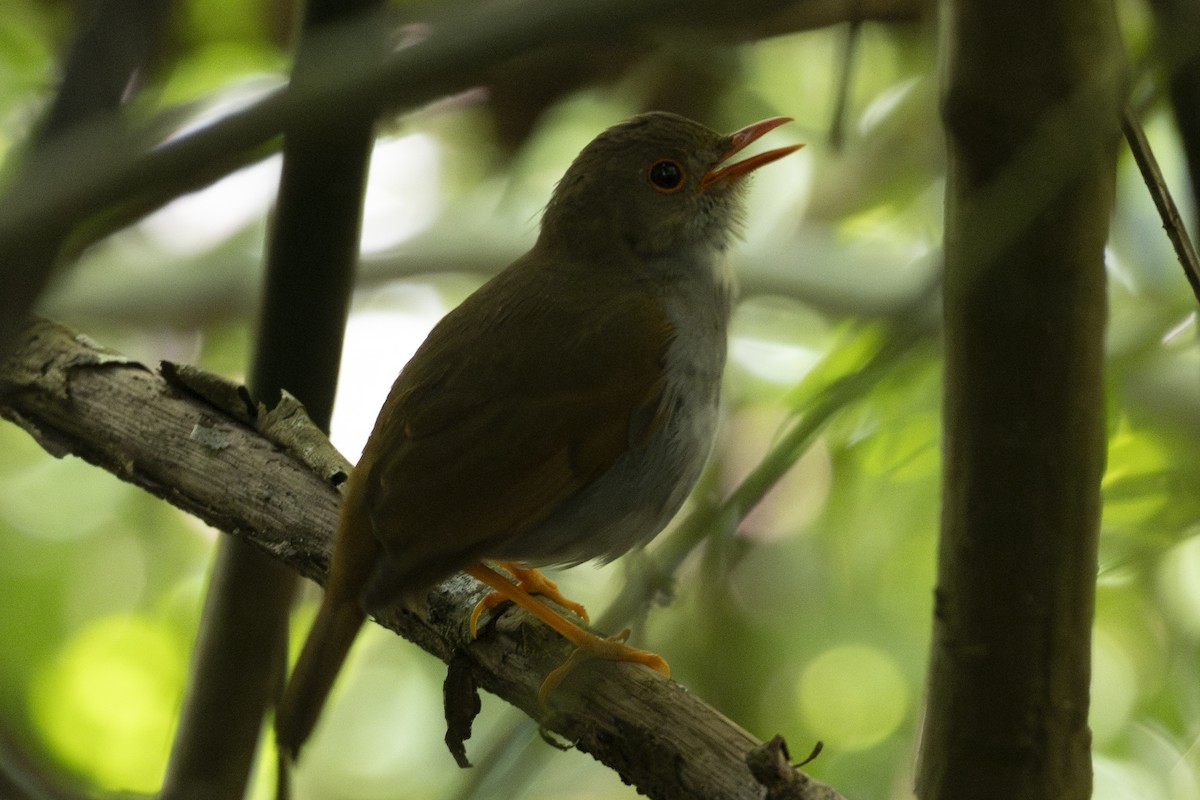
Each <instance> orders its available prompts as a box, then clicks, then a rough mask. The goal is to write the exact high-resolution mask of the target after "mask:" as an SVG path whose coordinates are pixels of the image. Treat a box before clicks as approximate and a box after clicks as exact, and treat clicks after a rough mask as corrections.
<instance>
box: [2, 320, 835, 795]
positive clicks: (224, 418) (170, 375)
mask: <svg viewBox="0 0 1200 800" xmlns="http://www.w3.org/2000/svg"><path fill="white" fill-rule="evenodd" d="M200 377H202V378H203V377H204V375H203V374H201V375H200ZM209 377H211V376H209ZM199 385H200V384H198V383H197V381H196V376H195V374H194V373H190V372H187V371H185V370H183V369H182V368H178V367H174V366H173V365H169V364H164V365H163V368H162V369H160V370H155V369H151V368H149V367H147V366H145V365H143V364H139V363H137V362H133V361H130V360H129V359H127V358H125V357H123V356H121V355H119V354H115V353H112V352H109V351H106V350H104V349H103V348H101V347H99V346H98V345H96V344H95V343H93V342H91V341H90V340H88V339H86V337H81V336H77V335H75V334H73V333H72V332H70V331H68V330H66V329H65V328H62V327H60V326H58V325H55V324H54V323H50V322H45V321H39V322H34V323H33V324H31V325H30V326H29V327H27V328H26V329H24V330H23V331H22V332H21V333H20V335H19V336H18V340H17V349H16V350H15V353H14V356H13V357H11V358H10V359H9V360H8V361H7V362H6V363H5V364H4V365H3V366H0V416H4V417H6V418H8V419H10V420H12V421H14V422H16V423H17V424H18V425H20V426H21V427H23V428H24V429H25V430H26V431H28V432H29V433H30V434H31V435H32V436H34V437H35V438H36V439H37V440H38V441H39V442H40V443H41V444H42V445H43V446H44V447H45V448H46V449H47V450H48V451H49V452H51V453H52V454H54V455H57V456H63V455H67V454H73V455H77V456H80V457H81V458H84V459H86V460H87V461H89V462H91V463H93V464H96V465H98V466H101V467H103V468H104V469H106V470H108V471H110V472H112V473H113V474H115V475H117V476H118V477H120V478H122V479H123V480H126V481H129V482H131V483H134V484H136V485H138V486H141V487H142V488H144V489H146V490H147V491H150V492H152V493H153V494H155V495H158V496H159V497H162V498H164V499H166V500H168V501H169V502H171V503H172V504H174V505H176V506H178V507H179V508H181V509H183V510H185V511H187V512H188V513H191V514H194V515H195V516H197V517H199V518H201V519H203V520H204V521H206V522H208V523H209V524H211V525H213V526H215V527H217V528H219V529H221V530H223V531H226V532H228V533H230V534H232V535H234V536H237V537H239V538H241V539H243V540H245V541H247V542H249V543H251V544H252V545H254V546H255V547H258V548H259V549H261V550H262V551H263V552H265V553H267V554H268V555H269V556H271V557H272V558H275V559H277V560H279V561H281V562H283V563H285V564H287V565H288V566H289V567H291V568H292V569H295V570H296V571H298V572H299V573H301V574H302V575H305V576H307V577H309V578H312V579H313V580H316V581H317V582H318V583H321V582H323V581H324V577H325V570H326V568H327V566H328V562H329V556H330V551H331V537H332V534H333V531H334V530H335V527H336V518H337V507H338V495H337V491H336V489H335V488H334V484H336V483H339V482H340V481H341V480H342V479H343V478H344V476H345V472H346V470H348V469H349V465H348V464H346V462H345V461H343V460H341V459H340V457H339V456H338V455H337V453H336V451H334V450H333V448H332V446H331V445H329V443H328V441H327V440H325V439H324V438H323V437H322V436H320V435H319V434H317V435H315V436H314V435H313V434H314V433H315V431H316V429H315V428H314V427H312V425H311V423H308V421H307V418H306V417H304V415H303V413H302V412H299V413H287V412H280V411H276V412H271V413H270V414H268V415H255V413H254V412H253V410H252V407H251V406H250V404H249V403H248V402H247V401H246V399H245V397H246V396H245V394H244V392H239V391H238V389H239V388H240V387H230V386H228V385H222V384H221V383H220V382H219V379H218V380H217V381H216V382H214V383H213V385H214V386H215V387H216V388H217V389H218V390H221V391H213V390H212V389H211V388H200V389H197V388H196V387H198V386H199ZM189 387H191V388H189ZM222 392H224V397H226V398H227V399H225V400H221V399H220V397H219V395H221V393H222ZM206 398H208V399H206ZM260 431H268V432H269V433H270V436H269V437H268V436H267V435H264V433H262V432H260ZM281 443H290V444H281ZM293 452H295V453H303V454H304V458H303V460H302V458H301V457H298V456H296V455H293ZM310 465H313V466H310ZM231 476H236V480H231ZM481 594H482V591H481V588H480V587H479V586H478V585H477V584H475V583H474V582H473V581H471V580H470V579H468V578H467V577H465V576H461V575H460V576H457V577H455V578H453V579H451V580H449V581H447V582H445V583H444V584H442V585H440V586H439V587H437V589H436V590H435V591H434V592H433V593H432V594H431V595H430V598H429V603H428V608H426V609H422V610H419V611H407V610H403V611H402V610H396V611H393V612H390V613H387V614H384V615H382V617H381V618H380V619H379V622H380V624H382V625H384V626H386V627H388V628H390V629H392V630H394V631H396V632H397V633H399V634H401V635H402V636H404V637H405V638H408V639H410V640H412V641H414V642H415V643H417V644H418V645H420V646H421V647H423V648H424V649H425V650H428V651H429V652H430V653H432V654H434V655H436V656H437V657H438V658H441V659H442V660H443V661H447V662H449V661H451V660H452V659H453V660H454V661H455V664H456V666H458V667H461V669H462V670H464V671H465V673H466V675H467V677H468V678H469V679H470V680H471V681H473V682H474V683H475V684H476V685H478V686H481V687H483V688H485V689H487V690H488V691H491V692H493V693H494V694H497V695H499V696H500V697H502V698H504V699H505V700H506V701H508V702H510V703H512V704H513V705H515V706H517V707H519V708H521V709H522V710H523V711H525V712H526V713H527V714H529V715H530V716H531V717H533V718H534V719H536V720H537V721H538V722H539V723H541V724H542V725H543V726H545V727H546V728H548V729H550V730H553V731H555V732H556V733H558V734H560V735H562V736H563V737H565V738H567V739H568V740H570V741H573V742H575V743H576V746H577V747H579V749H581V750H584V751H586V752H588V753H591V754H592V755H593V756H594V757H595V758H597V759H598V760H600V761H602V762H603V763H605V764H607V765H609V766H610V767H612V768H613V769H615V770H617V772H618V773H619V774H620V775H621V777H622V778H623V779H624V780H626V781H627V782H629V783H631V784H633V785H635V786H636V787H637V788H638V789H639V790H640V791H641V792H643V793H645V794H647V795H649V796H650V797H654V798H688V797H705V798H710V799H711V800H723V799H726V798H727V799H728V800H733V799H734V798H737V799H739V800H740V799H741V798H747V799H749V798H754V799H755V800H760V799H761V798H763V797H766V798H768V800H784V798H796V799H797V800H818V799H819V800H836V799H837V798H839V797H840V795H838V794H837V793H836V792H835V791H833V790H832V789H830V788H829V787H827V786H824V785H823V784H820V783H818V782H816V781H813V780H812V779H810V778H808V777H807V776H805V775H803V774H802V773H800V772H799V771H798V770H795V769H792V768H791V767H790V766H788V765H787V763H786V758H785V756H784V753H785V752H786V751H785V750H784V749H783V748H782V745H781V743H779V742H773V743H767V744H764V743H763V742H761V741H760V740H758V739H756V738H755V737H753V736H751V735H750V734H749V733H748V732H746V731H745V730H743V729H742V728H741V727H739V726H738V725H737V724H736V723H734V722H732V721H730V720H729V719H727V718H726V717H724V716H722V715H721V714H720V713H718V712H717V711H715V710H714V709H712V708H711V707H709V706H707V705H706V704H705V703H703V702H702V701H700V700H699V699H698V698H696V697H695V696H693V695H691V694H689V693H688V692H687V691H686V690H684V689H683V687H681V686H679V685H678V684H675V683H672V682H668V681H664V680H663V679H662V678H661V677H659V676H657V675H656V674H654V673H651V672H649V671H648V670H643V669H640V668H638V667H635V666H632V665H622V664H615V665H601V666H598V667H597V668H595V669H581V670H580V671H579V672H578V673H577V674H573V675H572V676H571V677H570V678H569V679H568V680H567V682H566V683H565V684H564V691H562V692H560V693H559V696H556V698H555V700H554V708H553V709H551V710H550V711H546V710H543V709H540V708H539V707H538V705H537V690H538V687H539V685H540V684H541V681H542V679H543V678H544V677H545V675H546V674H547V673H548V672H549V671H550V670H551V669H552V668H554V667H555V666H556V665H557V664H559V663H561V661H562V659H563V658H564V657H565V656H566V651H567V650H568V649H569V646H568V645H567V644H566V643H565V642H564V641H563V640H561V639H559V638H558V637H556V636H555V635H554V634H553V633H551V632H550V631H549V630H548V629H546V628H545V627H543V626H541V625H538V624H537V623H535V622H533V621H531V620H530V619H529V618H528V617H527V616H526V615H525V614H524V612H519V611H509V612H506V613H505V614H503V615H502V616H501V617H499V619H498V620H497V621H496V622H495V623H494V624H493V625H491V626H489V628H488V629H487V630H485V632H484V633H483V634H482V635H481V637H480V638H479V639H478V640H477V641H471V640H470V639H469V637H468V634H467V626H466V618H467V614H468V612H469V609H470V608H471V607H472V606H473V604H474V603H475V601H477V600H478V599H479V597H480V595H481ZM585 686H586V691H580V690H582V689H584V687H585ZM571 689H574V690H575V691H571ZM649 721H652V722H649ZM748 759H750V762H752V763H753V764H754V767H753V771H752V768H751V766H750V765H749V763H748ZM756 776H758V777H756Z"/></svg>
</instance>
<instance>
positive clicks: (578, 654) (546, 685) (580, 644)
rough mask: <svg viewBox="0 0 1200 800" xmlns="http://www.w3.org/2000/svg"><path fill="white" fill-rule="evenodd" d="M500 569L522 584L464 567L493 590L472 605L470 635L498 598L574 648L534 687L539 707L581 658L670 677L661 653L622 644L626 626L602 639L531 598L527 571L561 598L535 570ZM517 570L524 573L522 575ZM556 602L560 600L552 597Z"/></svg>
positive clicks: (488, 571) (490, 571)
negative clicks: (629, 665) (637, 667)
mask: <svg viewBox="0 0 1200 800" xmlns="http://www.w3.org/2000/svg"><path fill="white" fill-rule="evenodd" d="M504 568H505V569H506V570H508V571H509V572H512V574H513V575H514V577H516V578H517V579H518V580H519V581H521V583H522V585H521V586H518V585H514V584H513V583H512V582H511V581H509V580H508V579H506V578H505V577H504V576H503V575H501V574H500V573H498V572H496V571H495V570H494V569H492V568H491V567H488V566H485V565H484V564H482V563H480V564H475V565H474V566H471V567H468V568H467V569H466V573H467V574H468V575H470V576H471V577H473V578H475V580H477V581H479V582H480V583H483V584H486V585H488V586H490V587H492V589H493V590H494V591H493V594H490V595H488V596H487V597H485V598H484V599H483V600H481V601H479V603H478V604H477V605H476V606H475V610H474V611H473V612H472V614H471V635H472V636H474V635H475V621H476V620H477V619H478V617H479V614H481V613H482V612H483V608H481V607H484V604H485V603H489V602H490V605H488V606H486V607H489V608H490V607H491V606H494V605H496V604H497V603H499V602H501V601H502V600H511V601H512V602H514V603H516V604H517V605H519V606H521V608H524V609H525V610H526V611H528V612H529V613H531V614H533V615H534V616H535V617H537V618H538V619H540V620H541V621H542V622H545V623H546V624H547V625H549V626H550V627H551V628H553V629H554V630H556V631H558V633H559V634H561V635H562V636H563V637H564V638H566V639H567V641H569V642H571V643H572V644H574V645H575V647H576V650H575V652H574V653H572V654H571V657H570V658H568V659H567V660H566V661H564V662H563V663H562V664H561V665H560V666H559V667H558V668H556V669H555V670H553V671H552V672H551V673H550V674H549V675H547V676H546V680H545V681H543V682H542V686H541V688H540V689H539V690H538V702H539V703H541V704H542V705H543V706H545V705H546V698H547V697H549V695H550V692H552V691H553V690H554V689H555V687H557V686H558V685H559V684H560V683H562V681H563V679H564V678H565V677H567V675H568V674H569V673H570V672H571V670H573V669H575V668H576V667H578V666H579V665H580V664H582V663H584V662H585V661H593V660H596V659H602V660H606V661H632V662H634V663H635V664H643V665H645V666H647V667H650V669H653V670H656V671H658V672H661V673H662V674H663V675H665V676H666V677H668V678H669V677H670V676H671V668H670V667H669V666H667V662H666V661H665V660H663V658H662V656H659V655H656V654H654V653H651V652H648V651H646V650H639V649H637V648H636V647H630V646H629V645H627V644H625V640H626V639H628V638H629V631H628V629H626V630H624V631H622V632H621V633H619V634H617V635H616V636H612V637H609V638H607V639H603V638H601V637H599V636H597V635H596V634H594V633H591V632H590V631H586V630H584V629H583V628H581V627H579V626H578V625H576V624H575V623H574V622H571V621H570V620H569V619H567V618H566V617H564V616H563V615H562V614H559V613H558V612H556V611H553V610H551V609H550V608H547V607H546V606H544V605H542V604H541V603H539V602H538V601H537V599H536V598H534V597H533V596H532V595H531V594H530V593H529V592H528V591H526V590H525V589H524V588H523V586H524V585H525V582H526V578H527V576H528V574H529V573H536V574H537V579H536V580H537V583H536V584H535V585H539V586H540V585H541V582H545V583H548V584H549V586H550V588H551V591H552V594H551V595H549V596H551V597H554V596H555V595H557V596H558V598H561V595H558V589H557V587H555V586H554V584H553V583H551V582H550V581H548V580H546V579H545V578H544V577H543V576H542V575H541V573H538V572H537V570H525V569H523V568H520V567H518V568H517V569H516V570H514V569H513V565H510V564H505V565H504ZM518 573H524V576H523V575H521V574H518ZM494 595H498V596H499V598H500V599H498V600H494V601H492V600H491V598H492V597H493V596H494ZM556 602H562V601H561V600H556ZM563 605H567V606H568V607H571V608H573V609H578V610H579V611H583V607H582V606H580V605H579V604H578V603H570V602H569V601H568V603H563ZM580 616H582V617H583V618H584V619H585V620H586V619H587V615H586V613H583V614H580Z"/></svg>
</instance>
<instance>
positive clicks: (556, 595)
mask: <svg viewBox="0 0 1200 800" xmlns="http://www.w3.org/2000/svg"><path fill="white" fill-rule="evenodd" d="M498 563H499V565H500V567H501V568H503V569H504V571H505V572H507V573H508V574H510V575H512V576H513V577H514V578H516V579H517V587H516V588H517V589H518V590H520V591H522V592H524V593H525V594H526V595H533V594H540V595H541V596H542V597H545V598H547V599H549V600H553V601H554V602H555V603H558V604H559V605H560V606H562V607H563V608H567V609H570V610H571V611H573V612H575V613H576V614H578V615H579V617H580V618H581V619H582V620H583V621H584V622H587V621H588V613H587V609H586V608H584V607H583V605H581V604H580V603H576V602H575V601H574V600H570V599H568V598H566V597H563V595H562V592H560V591H558V584H557V583H555V582H554V581H552V580H550V579H549V578H547V577H546V576H545V575H543V574H542V573H541V571H540V570H536V569H529V568H527V567H522V566H520V565H518V564H514V563H512V562H511V561H501V562H498ZM479 566H481V567H483V565H482V564H480V565H479ZM483 568H484V569H487V570H488V571H489V572H491V573H492V574H493V575H495V576H496V577H497V578H499V579H500V580H504V578H503V577H502V576H501V575H499V573H497V572H496V571H495V570H492V569H489V568H488V567H483ZM467 572H468V574H470V575H474V573H473V572H471V571H470V570H467ZM475 578H476V580H479V581H481V582H482V583H486V584H487V585H488V586H492V588H493V589H494V591H492V592H490V593H489V594H486V595H484V596H483V599H482V600H480V601H479V602H478V603H476V604H475V609H474V610H473V611H472V612H471V638H472V639H474V638H475V636H476V634H477V630H476V628H477V626H478V623H479V616H480V615H481V614H482V613H483V612H484V611H490V610H491V609H493V608H495V607H496V606H498V605H500V604H501V603H505V602H509V601H512V602H516V603H518V604H519V605H522V604H521V603H520V601H516V600H513V598H512V597H511V596H510V595H509V594H507V593H506V592H505V591H501V590H499V589H495V586H494V585H493V584H491V583H489V582H488V581H484V580H483V579H482V578H480V577H479V576H478V575H475ZM505 583H508V581H505ZM509 585H510V586H511V585H512V584H509Z"/></svg>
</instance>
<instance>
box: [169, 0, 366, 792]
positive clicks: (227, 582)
mask: <svg viewBox="0 0 1200 800" xmlns="http://www.w3.org/2000/svg"><path fill="white" fill-rule="evenodd" d="M375 4H376V3H375V0H352V2H339V0H311V1H310V3H309V5H308V8H307V11H306V17H305V21H304V32H303V35H302V37H301V42H300V48H299V51H298V53H297V57H296V65H295V68H294V70H293V83H294V85H296V86H299V87H301V88H303V87H304V86H305V85H308V84H311V83H313V82H319V81H321V80H322V70H324V69H327V68H328V67H329V65H331V64H334V63H337V59H339V58H340V59H345V58H350V57H356V58H361V57H363V56H366V57H367V58H371V57H373V56H375V55H378V49H377V48H376V47H374V46H373V45H374V44H376V41H375V40H374V38H373V37H372V36H367V37H366V39H367V41H360V42H358V43H357V44H358V49H357V51H356V52H355V53H353V54H351V53H344V52H342V53H338V52H329V50H330V47H328V46H326V45H325V42H326V41H328V40H327V39H323V38H322V36H321V35H320V34H321V32H322V29H323V27H324V26H326V25H327V24H328V23H333V22H336V21H339V20H341V19H344V18H345V17H346V16H349V15H352V14H354V13H357V12H359V11H362V10H363V9H365V8H369V7H371V6H374V5H375ZM377 29H378V30H383V29H384V27H383V26H382V25H381V26H378V28H377ZM338 41H339V42H340V40H338ZM342 43H343V44H344V42H342ZM373 122H374V117H373V114H372V113H371V112H370V111H369V110H367V109H364V108H359V109H358V110H357V111H356V112H347V113H346V114H345V115H344V116H343V117H341V118H340V119H336V120H331V121H330V122H329V124H327V125H321V126H305V127H292V128H291V129H285V131H284V145H283V170H282V175H281V178H280V186H279V196H278V203H277V207H276V210H275V215H274V224H273V228H272V231H271V237H270V241H269V243H268V253H267V270H266V283H265V285H264V287H263V292H262V310H261V314H260V320H259V330H258V335H257V340H256V342H255V348H254V355H253V362H252V365H251V370H250V380H249V384H250V391H251V393H252V394H253V395H254V396H255V398H256V399H258V400H260V401H263V402H265V403H266V404H267V405H269V406H272V405H274V404H275V403H276V402H278V400H279V397H280V391H281V390H283V389H287V390H288V391H289V392H291V393H292V394H293V395H295V396H296V397H297V398H299V399H300V400H301V402H303V403H304V404H305V406H306V408H307V409H308V413H309V415H310V417H312V419H313V421H314V422H316V424H317V425H318V426H320V427H321V428H322V429H323V430H325V431H328V429H329V417H330V413H331V411H332V408H333V394H334V389H335V386H336V383H337V374H338V364H339V360H340V357H341V347H342V334H343V328H344V326H345V319H346V313H347V309H348V307H349V302H350V292H351V288H352V283H353V278H354V264H355V261H356V259H357V255H358V241H359V228H360V225H361V218H362V198H363V191H364V189H365V185H366V179H367V166H368V163H369V161H370V155H371V147H372V144H373V142H374V134H373ZM295 587H296V575H295V574H294V573H292V572H291V571H290V570H288V569H287V568H286V567H284V566H283V565H281V564H279V563H277V562H275V561H272V560H271V559H270V558H268V557H267V556H265V555H264V554H263V553H262V552H260V551H259V550H256V549H255V548H253V547H251V546H250V545H248V544H246V543H245V542H243V541H241V540H239V539H237V538H234V537H222V538H221V540H220V542H219V543H218V552H217V561H216V567H215V569H214V572H213V577H212V582H211V584H210V587H209V593H208V598H207V600H206V603H205V608H204V615H203V619H202V621H201V629H200V632H199V635H198V638H197V644H196V656H195V663H194V665H193V672H192V679H191V685H190V687H189V691H188V696H187V698H186V699H185V703H184V707H183V710H182V716H181V720H180V726H179V731H180V732H179V735H178V736H177V738H176V741H175V746H174V748H173V750H172V753H171V761H170V764H169V766H168V769H167V776H166V779H165V782H164V785H163V791H162V794H161V797H162V798H164V800H176V799H177V798H193V797H241V796H242V795H243V794H244V793H245V787H246V784H247V781H248V779H249V775H250V769H251V767H252V766H253V763H254V755H255V751H256V745H257V742H258V739H259V734H260V731H261V728H262V721H263V716H264V714H265V712H266V709H267V708H268V706H269V705H271V703H272V702H273V700H274V699H275V697H276V695H277V692H278V689H279V687H280V682H281V681H282V678H283V674H284V670H285V667H286V656H287V620H288V612H289V610H290V607H291V602H292V595H293V594H294V592H295Z"/></svg>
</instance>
